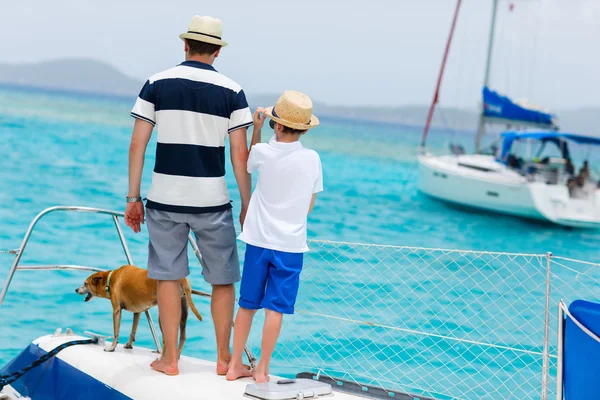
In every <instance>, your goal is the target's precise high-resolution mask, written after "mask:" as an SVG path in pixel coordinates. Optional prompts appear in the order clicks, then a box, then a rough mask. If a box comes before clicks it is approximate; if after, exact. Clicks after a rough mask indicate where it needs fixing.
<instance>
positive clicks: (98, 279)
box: [92, 276, 102, 285]
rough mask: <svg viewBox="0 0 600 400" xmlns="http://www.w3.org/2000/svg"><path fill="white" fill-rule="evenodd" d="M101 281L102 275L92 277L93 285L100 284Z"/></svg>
mask: <svg viewBox="0 0 600 400" xmlns="http://www.w3.org/2000/svg"><path fill="white" fill-rule="evenodd" d="M100 282H102V277H101V276H95V277H93V278H92V284H93V285H98V284H100Z"/></svg>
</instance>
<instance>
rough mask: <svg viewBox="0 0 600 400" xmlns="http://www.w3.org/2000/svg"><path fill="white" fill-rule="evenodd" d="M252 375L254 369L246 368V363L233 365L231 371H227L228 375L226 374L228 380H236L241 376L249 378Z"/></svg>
mask: <svg viewBox="0 0 600 400" xmlns="http://www.w3.org/2000/svg"><path fill="white" fill-rule="evenodd" d="M250 376H252V371H250V370H249V369H248V368H246V366H245V365H242V366H239V367H231V368H229V371H227V375H225V379H227V380H228V381H235V380H236V379H240V378H247V377H250Z"/></svg>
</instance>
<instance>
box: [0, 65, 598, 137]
mask: <svg viewBox="0 0 600 400" xmlns="http://www.w3.org/2000/svg"><path fill="white" fill-rule="evenodd" d="M2 83H4V84H10V85H21V86H29V87H39V88H47V89H60V90H69V91H76V92H90V93H101V94H116V95H137V93H139V90H140V88H141V86H142V84H143V82H142V81H141V80H137V79H135V78H131V77H129V76H127V75H125V74H123V73H122V72H121V71H119V70H118V69H116V68H115V67H113V66H112V65H110V64H108V63H105V62H103V61H98V60H93V59H58V60H52V61H44V62H39V63H31V64H0V84H2ZM277 97H278V95H277V94H258V95H254V94H252V93H248V102H249V103H250V106H251V107H253V108H254V107H257V106H268V105H273V104H275V101H276V100H277ZM428 108H429V107H428V106H427V105H411V106H401V107H380V106H377V107H348V106H336V105H327V104H323V103H320V102H318V101H315V114H317V115H319V116H323V117H335V118H348V119H358V120H364V121H379V122H390V123H399V124H404V125H414V126H423V124H424V123H425V119H426V117H427V111H428ZM556 113H557V114H558V116H559V119H560V124H561V128H562V129H563V130H569V131H575V132H587V133H590V134H596V135H599V136H600V127H599V124H598V123H597V119H598V116H599V115H600V107H588V108H580V109H571V110H556ZM432 125H433V126H434V127H442V128H452V129H456V130H466V131H473V130H475V127H476V126H477V113H476V110H474V109H473V110H468V109H467V110H464V109H457V108H437V109H436V112H435V114H434V118H433V124H432Z"/></svg>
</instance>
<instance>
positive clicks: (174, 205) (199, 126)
mask: <svg viewBox="0 0 600 400" xmlns="http://www.w3.org/2000/svg"><path fill="white" fill-rule="evenodd" d="M131 115H132V116H133V117H135V118H139V119H142V120H144V121H147V122H149V123H151V124H152V125H155V126H156V129H157V131H158V144H157V147H156V164H155V166H154V172H153V174H152V186H151V188H150V191H149V192H148V195H147V199H148V201H147V204H146V206H147V207H148V208H153V209H157V210H163V211H172V212H182V213H203V212H215V211H222V210H226V209H229V208H231V203H230V198H229V192H228V190H227V184H226V183H225V138H226V137H227V135H228V133H230V132H232V131H234V130H236V129H240V128H245V127H247V126H250V125H252V114H251V113H250V108H249V107H248V102H247V101H246V96H245V95H244V91H243V90H242V88H241V87H240V85H238V84H237V83H235V82H234V81H232V80H231V79H229V78H227V77H226V76H224V75H221V74H220V73H219V72H217V71H216V70H215V69H214V68H213V67H212V66H211V65H208V64H204V63H201V62H198V61H185V62H183V63H181V64H180V65H178V66H176V67H174V68H171V69H168V70H166V71H163V72H160V73H158V74H156V75H154V76H152V77H151V78H150V79H149V80H148V81H146V83H145V85H144V87H143V88H142V90H141V91H140V94H139V96H138V99H137V101H136V102H135V105H134V106H133V109H132V110H131Z"/></svg>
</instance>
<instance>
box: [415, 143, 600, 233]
mask: <svg viewBox="0 0 600 400" xmlns="http://www.w3.org/2000/svg"><path fill="white" fill-rule="evenodd" d="M418 188H419V190H420V191H421V192H423V193H425V194H427V195H429V196H431V197H433V198H436V199H438V200H442V201H445V202H449V203H453V204H457V205H461V206H464V207H468V208H473V209H479V210H485V211H490V212H496V213H502V214H507V215H513V216H517V217H523V218H529V219H537V220H543V221H549V222H552V223H555V224H559V225H564V226H569V227H577V228H600V202H599V201H598V198H599V197H600V196H599V195H598V191H596V194H595V195H593V196H591V197H590V198H588V199H572V198H570V197H569V193H568V189H567V187H566V186H564V185H547V184H545V183H543V182H529V181H527V179H525V178H524V177H523V176H521V175H519V174H517V173H516V172H514V171H512V170H510V169H508V168H506V167H505V166H504V165H502V164H499V163H497V162H495V161H494V159H493V157H491V156H484V155H467V156H441V157H435V156H431V155H422V156H420V157H419V178H418Z"/></svg>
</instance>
